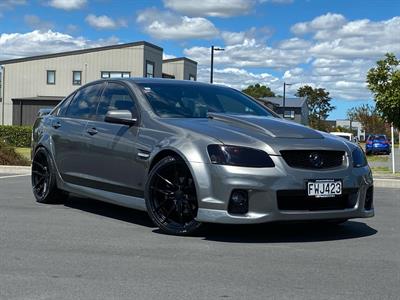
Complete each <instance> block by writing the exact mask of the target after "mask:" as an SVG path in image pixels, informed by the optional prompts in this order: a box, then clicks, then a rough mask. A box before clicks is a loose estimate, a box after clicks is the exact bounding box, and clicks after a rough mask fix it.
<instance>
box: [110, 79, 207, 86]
mask: <svg viewBox="0 0 400 300" xmlns="http://www.w3.org/2000/svg"><path fill="white" fill-rule="evenodd" d="M104 80H106V81H109V80H112V81H125V82H133V83H137V84H146V83H161V84H171V85H176V84H182V85H207V86H210V85H211V84H209V83H205V82H198V81H193V80H178V79H169V78H146V77H129V78H105V79H104Z"/></svg>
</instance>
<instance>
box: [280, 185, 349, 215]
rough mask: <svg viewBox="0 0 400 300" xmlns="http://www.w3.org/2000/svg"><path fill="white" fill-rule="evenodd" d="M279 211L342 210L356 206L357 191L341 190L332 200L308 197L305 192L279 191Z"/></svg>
mask: <svg viewBox="0 0 400 300" xmlns="http://www.w3.org/2000/svg"><path fill="white" fill-rule="evenodd" d="M276 198H277V201H278V208H279V209H280V210H303V211H318V210H344V209H351V208H354V207H355V206H356V204H357V189H343V193H342V195H340V196H336V197H332V198H315V197H309V196H308V195H307V192H306V191H305V190H281V191H278V192H277V195H276Z"/></svg>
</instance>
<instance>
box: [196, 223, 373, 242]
mask: <svg viewBox="0 0 400 300" xmlns="http://www.w3.org/2000/svg"><path fill="white" fill-rule="evenodd" d="M377 232H378V231H377V230H376V229H374V228H372V227H370V226H368V225H367V224H366V223H364V222H360V221H347V222H345V223H343V224H340V225H334V224H324V223H318V222H311V223H266V224H259V225H216V224H208V225H207V226H206V228H204V230H203V232H202V233H201V234H200V236H203V238H204V239H205V240H210V241H218V242H228V243H307V242H322V241H335V240H345V239H355V238H361V237H367V236H371V235H374V234H376V233H377Z"/></svg>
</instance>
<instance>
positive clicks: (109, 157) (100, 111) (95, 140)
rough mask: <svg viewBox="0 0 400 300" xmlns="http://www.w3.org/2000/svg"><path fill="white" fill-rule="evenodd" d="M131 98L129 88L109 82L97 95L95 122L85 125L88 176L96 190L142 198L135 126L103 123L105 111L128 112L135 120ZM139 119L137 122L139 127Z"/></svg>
mask: <svg viewBox="0 0 400 300" xmlns="http://www.w3.org/2000/svg"><path fill="white" fill-rule="evenodd" d="M137 107H138V106H137V105H136V102H135V98H134V96H133V94H132V93H130V90H129V87H127V86H125V85H124V84H122V83H116V82H109V83H107V86H106V87H105V89H104V91H103V94H102V96H101V99H100V102H99V106H98V108H97V114H96V119H95V120H94V121H89V122H88V123H87V125H86V130H85V131H86V132H85V134H86V135H87V137H88V138H89V140H90V142H89V150H90V154H91V155H90V158H89V159H90V164H91V165H92V166H93V168H92V170H91V173H90V176H91V177H92V178H93V179H94V180H95V181H96V182H97V184H96V188H99V189H103V190H107V191H110V192H116V193H120V194H124V195H129V196H135V197H143V190H144V178H145V176H144V175H145V174H144V170H145V168H144V162H143V161H141V160H140V159H138V149H137V138H138V132H139V125H136V126H128V125H120V124H112V123H106V122H104V117H105V115H106V113H107V112H108V111H109V110H129V111H130V112H131V113H132V117H135V118H138V117H139V114H138V111H137ZM139 122H140V120H138V124H139Z"/></svg>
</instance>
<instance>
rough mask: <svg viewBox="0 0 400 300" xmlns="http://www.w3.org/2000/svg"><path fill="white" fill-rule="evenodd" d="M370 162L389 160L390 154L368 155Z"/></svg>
mask: <svg viewBox="0 0 400 300" xmlns="http://www.w3.org/2000/svg"><path fill="white" fill-rule="evenodd" d="M367 160H368V162H388V161H389V155H367Z"/></svg>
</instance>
